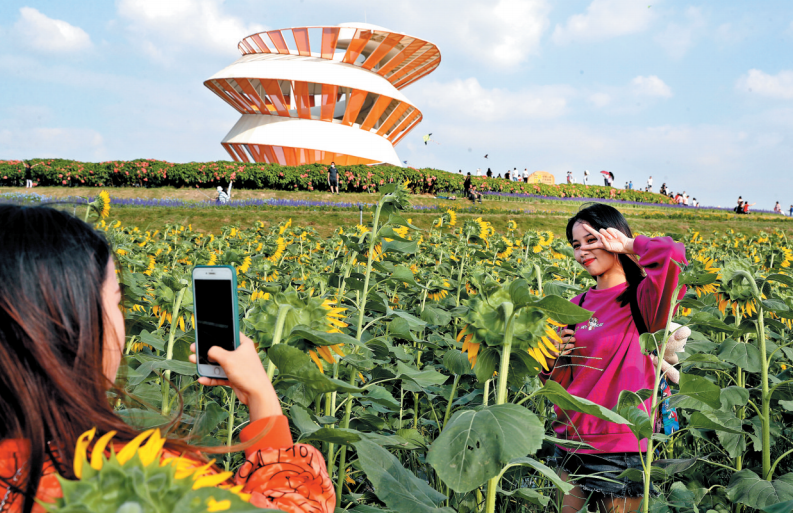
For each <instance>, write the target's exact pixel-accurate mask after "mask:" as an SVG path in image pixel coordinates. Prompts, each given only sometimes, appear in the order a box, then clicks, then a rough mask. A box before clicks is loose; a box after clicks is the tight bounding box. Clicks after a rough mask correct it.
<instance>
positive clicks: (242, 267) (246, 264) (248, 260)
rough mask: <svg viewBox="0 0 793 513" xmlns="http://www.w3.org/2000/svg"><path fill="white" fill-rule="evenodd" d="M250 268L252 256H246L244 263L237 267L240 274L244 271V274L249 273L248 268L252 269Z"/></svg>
mask: <svg viewBox="0 0 793 513" xmlns="http://www.w3.org/2000/svg"><path fill="white" fill-rule="evenodd" d="M250 268H251V257H249V256H246V257H245V258H244V259H243V261H242V264H241V265H240V266H239V267H237V274H238V275H239V274H240V273H243V274H244V273H247V272H248V269H250Z"/></svg>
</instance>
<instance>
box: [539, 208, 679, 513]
mask: <svg viewBox="0 0 793 513" xmlns="http://www.w3.org/2000/svg"><path fill="white" fill-rule="evenodd" d="M567 240H568V242H569V243H570V245H571V246H572V247H573V250H574V252H575V259H576V261H577V262H578V263H579V264H581V265H582V266H583V267H584V269H586V271H587V272H588V273H589V274H590V275H591V276H592V277H593V278H595V280H596V282H597V284H596V286H595V287H593V288H591V289H589V290H588V291H586V292H585V293H584V294H580V295H578V296H576V297H575V298H573V299H571V301H572V302H573V303H575V304H577V305H580V306H582V307H583V308H585V309H586V310H589V311H591V312H593V314H592V317H591V318H590V319H589V321H587V322H584V323H581V324H578V325H575V326H572V327H568V328H567V329H564V330H562V332H561V334H560V335H561V338H562V342H561V343H560V344H558V346H559V350H560V356H559V358H558V359H556V360H555V361H554V362H553V367H552V368H551V370H550V372H548V373H544V374H543V375H541V377H542V378H543V379H553V380H555V381H557V382H558V383H559V384H561V385H562V386H564V387H565V389H567V391H568V392H570V393H571V394H573V395H576V396H579V397H583V398H585V399H588V400H590V401H592V402H595V403H597V404H599V405H601V406H604V407H606V408H609V409H611V408H613V407H614V406H616V404H617V399H618V398H619V395H620V392H622V391H623V390H632V391H634V392H636V391H638V390H641V389H653V387H654V384H655V367H654V365H653V361H652V359H651V356H649V355H646V354H644V353H643V352H642V349H641V344H640V343H639V334H640V330H643V331H650V332H655V331H658V330H659V329H663V328H664V326H665V325H666V320H667V317H668V314H669V308H670V303H671V300H672V294H674V290H675V288H676V287H677V281H678V280H677V278H678V275H679V273H680V271H679V268H678V266H677V264H676V262H677V263H683V262H685V247H684V246H683V244H680V243H675V242H673V241H672V239H671V238H669V237H657V238H649V237H645V236H643V235H639V236H637V237H635V238H634V237H633V234H632V232H631V229H630V226H628V223H627V221H626V220H625V218H624V217H623V216H622V214H620V212H619V211H618V210H617V209H615V208H613V207H610V206H608V205H604V204H594V205H591V206H589V207H587V208H584V209H582V210H580V211H579V212H578V213H577V214H576V215H575V216H573V217H572V218H570V220H569V221H568V223H567ZM639 262H641V265H640V264H639ZM684 292H685V290H683V291H681V293H680V294H681V296H682V294H683V293H684ZM650 401H651V400H650V399H647V401H645V403H644V405H643V406H640V408H646V410H645V411H649V410H650V407H651V406H650ZM554 409H555V411H556V415H557V422H556V424H555V426H554V430H555V431H556V436H557V437H558V438H560V439H566V440H576V441H580V442H585V443H587V444H589V445H590V446H592V447H593V448H592V449H578V450H575V451H572V450H571V451H568V450H565V449H564V448H562V447H559V446H557V447H556V450H555V454H554V459H555V460H556V461H557V463H558V465H559V473H560V476H561V477H562V479H564V480H565V481H569V482H571V483H573V484H575V485H576V487H575V488H574V489H573V491H572V492H571V493H570V494H569V495H566V496H564V499H563V508H562V513H574V512H577V511H579V510H580V509H581V508H583V507H584V504H585V503H586V501H587V500H588V499H589V500H590V501H594V502H595V503H597V505H598V507H599V508H600V510H601V511H608V512H612V511H614V512H622V511H626V512H627V511H637V510H638V509H639V506H640V505H641V500H642V494H643V493H644V490H643V484H642V483H640V482H639V483H637V482H633V481H630V480H628V479H627V478H622V479H618V478H617V476H618V475H619V474H621V473H622V472H623V471H624V470H626V469H628V468H636V469H639V470H641V469H642V462H641V458H643V455H644V452H646V450H647V445H646V440H644V441H642V443H641V445H639V443H638V442H637V440H636V438H635V437H634V436H633V433H632V432H631V431H630V429H628V427H627V426H624V425H620V424H615V423H613V422H608V421H605V420H601V419H598V418H596V417H593V416H592V415H587V414H583V413H578V412H565V411H563V410H561V409H560V408H559V407H555V408H554ZM573 474H574V475H575V478H573V477H571V476H572V475H573Z"/></svg>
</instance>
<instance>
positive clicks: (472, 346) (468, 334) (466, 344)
mask: <svg viewBox="0 0 793 513" xmlns="http://www.w3.org/2000/svg"><path fill="white" fill-rule="evenodd" d="M469 328H471V329H470V330H469ZM475 336H476V329H475V328H473V327H471V325H470V324H466V325H465V327H464V328H463V329H461V330H460V333H458V334H457V342H460V341H461V340H462V342H463V349H462V352H463V353H468V361H469V362H471V368H472V369H473V368H474V365H476V356H477V355H478V354H479V346H480V345H481V342H476V341H475V340H474V337H475ZM463 337H465V338H463Z"/></svg>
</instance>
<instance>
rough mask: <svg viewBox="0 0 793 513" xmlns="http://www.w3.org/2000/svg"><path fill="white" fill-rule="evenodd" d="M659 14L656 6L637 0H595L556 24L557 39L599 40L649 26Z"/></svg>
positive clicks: (561, 41) (555, 34)
mask: <svg viewBox="0 0 793 513" xmlns="http://www.w3.org/2000/svg"><path fill="white" fill-rule="evenodd" d="M654 18H655V12H654V10H653V8H652V7H648V6H647V4H646V3H643V2H639V1H637V0H593V1H592V3H591V4H589V7H587V10H586V13H585V14H575V15H573V16H571V17H570V18H568V20H567V23H566V24H565V25H564V26H562V25H556V28H555V29H554V31H553V41H554V43H556V44H567V43H571V42H575V41H599V40H604V39H610V38H612V37H617V36H624V35H627V34H635V33H637V32H642V31H644V30H646V29H647V28H648V27H649V26H650V24H651V23H652V21H653V20H654Z"/></svg>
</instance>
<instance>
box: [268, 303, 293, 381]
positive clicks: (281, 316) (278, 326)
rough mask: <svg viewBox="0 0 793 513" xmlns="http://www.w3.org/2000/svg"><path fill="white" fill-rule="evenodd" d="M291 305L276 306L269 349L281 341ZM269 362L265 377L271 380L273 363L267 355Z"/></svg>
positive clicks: (273, 370) (273, 371)
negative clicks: (276, 313)
mask: <svg viewBox="0 0 793 513" xmlns="http://www.w3.org/2000/svg"><path fill="white" fill-rule="evenodd" d="M291 309H292V307H291V306H290V305H281V306H279V307H278V317H277V318H276V319H275V329H274V330H273V343H272V344H271V345H270V349H272V348H273V347H275V346H277V345H278V344H280V343H281V337H282V336H283V333H284V323H285V322H286V314H287V313H289V310H291ZM267 359H268V360H269V362H267V377H268V378H270V381H272V380H273V376H274V375H275V363H273V360H272V359H271V358H270V356H269V355H268V356H267Z"/></svg>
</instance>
